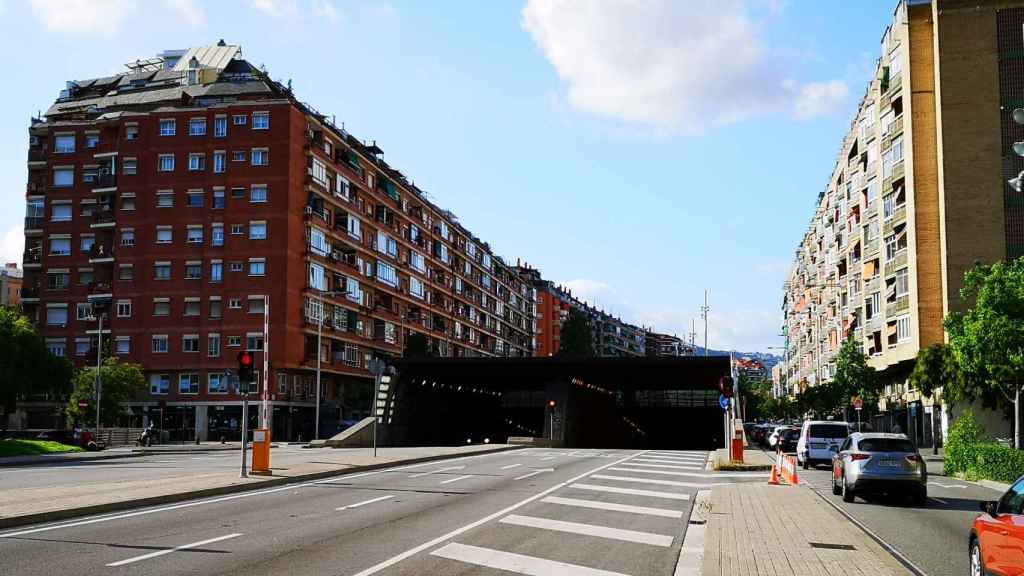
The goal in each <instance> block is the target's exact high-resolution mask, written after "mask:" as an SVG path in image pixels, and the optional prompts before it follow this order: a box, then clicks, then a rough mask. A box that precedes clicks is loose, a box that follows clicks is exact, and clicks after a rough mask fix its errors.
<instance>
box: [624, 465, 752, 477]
mask: <svg viewBox="0 0 1024 576" xmlns="http://www.w3.org/2000/svg"><path fill="white" fill-rule="evenodd" d="M620 466H624V464H620ZM619 471H622V472H634V473H641V474H672V475H673V476H689V477H693V478H749V479H751V480H754V479H757V478H765V477H767V476H768V473H767V472H671V471H664V470H663V471H658V470H647V469H644V468H619Z"/></svg>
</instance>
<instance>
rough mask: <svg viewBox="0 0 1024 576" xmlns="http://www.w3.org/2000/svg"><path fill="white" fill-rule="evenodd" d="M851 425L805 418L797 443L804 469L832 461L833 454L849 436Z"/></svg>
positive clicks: (798, 459) (798, 454)
mask: <svg viewBox="0 0 1024 576" xmlns="http://www.w3.org/2000/svg"><path fill="white" fill-rule="evenodd" d="M849 435H850V425H849V424H847V423H846V422H840V421H834V420H805V421H804V423H803V427H801V429H800V440H799V441H798V442H797V445H796V459H797V461H798V462H799V463H800V464H801V465H802V466H803V467H804V470H806V469H807V468H810V467H811V466H814V465H815V464H828V463H831V462H832V454H833V453H834V452H835V450H836V449H838V448H839V445H840V444H841V443H842V441H843V440H845V439H846V437H847V436H849Z"/></svg>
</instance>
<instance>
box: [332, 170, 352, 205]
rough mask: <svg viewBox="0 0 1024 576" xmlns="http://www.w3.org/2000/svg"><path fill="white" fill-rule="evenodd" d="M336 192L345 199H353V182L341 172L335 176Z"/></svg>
mask: <svg viewBox="0 0 1024 576" xmlns="http://www.w3.org/2000/svg"><path fill="white" fill-rule="evenodd" d="M334 193H335V194H336V195H338V196H341V197H342V198H344V199H345V200H348V201H351V200H352V184H350V183H349V181H348V179H346V178H345V177H344V176H342V175H341V174H338V175H337V176H335V186H334Z"/></svg>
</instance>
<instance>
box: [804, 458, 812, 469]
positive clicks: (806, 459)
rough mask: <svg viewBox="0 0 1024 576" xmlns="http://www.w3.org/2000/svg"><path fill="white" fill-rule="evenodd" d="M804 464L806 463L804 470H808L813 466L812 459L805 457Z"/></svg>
mask: <svg viewBox="0 0 1024 576" xmlns="http://www.w3.org/2000/svg"><path fill="white" fill-rule="evenodd" d="M803 464H804V470H807V469H808V468H810V467H811V460H810V459H809V458H804V462H803Z"/></svg>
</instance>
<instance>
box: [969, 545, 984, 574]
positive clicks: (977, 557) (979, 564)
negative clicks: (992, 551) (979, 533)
mask: <svg viewBox="0 0 1024 576" xmlns="http://www.w3.org/2000/svg"><path fill="white" fill-rule="evenodd" d="M971 576H985V561H984V560H983V559H982V557H981V546H979V545H978V539H977V538H971Z"/></svg>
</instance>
